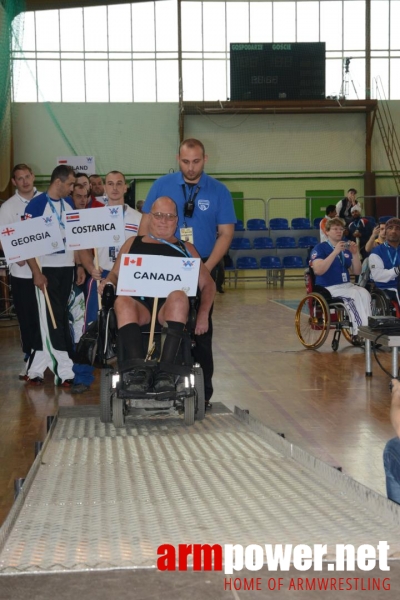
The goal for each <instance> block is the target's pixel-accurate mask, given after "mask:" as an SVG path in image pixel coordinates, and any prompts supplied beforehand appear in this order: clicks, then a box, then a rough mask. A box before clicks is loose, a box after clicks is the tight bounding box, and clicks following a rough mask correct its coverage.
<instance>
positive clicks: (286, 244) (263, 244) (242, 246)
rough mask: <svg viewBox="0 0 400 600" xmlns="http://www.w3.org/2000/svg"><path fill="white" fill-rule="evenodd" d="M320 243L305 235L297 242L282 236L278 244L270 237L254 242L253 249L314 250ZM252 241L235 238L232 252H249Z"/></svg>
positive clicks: (277, 239) (231, 247) (277, 241)
mask: <svg viewBox="0 0 400 600" xmlns="http://www.w3.org/2000/svg"><path fill="white" fill-rule="evenodd" d="M318 243H319V240H318V239H317V238H316V237H314V236H311V235H304V236H302V237H300V238H299V239H298V242H297V244H296V240H295V239H294V238H293V237H290V236H281V237H278V238H276V244H275V245H274V241H273V240H272V239H271V238H270V237H257V238H254V240H253V248H255V249H256V250H270V249H273V248H314V246H316V245H317V244H318ZM250 248H251V241H250V239H249V238H245V237H244V238H239V237H236V238H233V240H232V242H231V245H230V249H231V250H249V249H250Z"/></svg>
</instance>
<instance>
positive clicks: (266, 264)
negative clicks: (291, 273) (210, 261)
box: [226, 256, 306, 270]
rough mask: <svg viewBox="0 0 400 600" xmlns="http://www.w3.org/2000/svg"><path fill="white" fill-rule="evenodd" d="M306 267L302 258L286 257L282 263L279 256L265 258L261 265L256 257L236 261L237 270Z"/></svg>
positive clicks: (262, 259) (246, 257) (261, 260)
mask: <svg viewBox="0 0 400 600" xmlns="http://www.w3.org/2000/svg"><path fill="white" fill-rule="evenodd" d="M305 266H306V265H305V264H304V262H303V259H302V257H301V256H284V257H283V260H282V261H281V259H280V258H279V256H263V257H262V258H261V259H260V265H259V264H258V261H257V259H256V257H255V256H241V257H240V258H238V259H237V260H236V269H301V268H304V267H305ZM230 269H231V270H232V269H234V267H231V268H230ZM226 270H229V269H226Z"/></svg>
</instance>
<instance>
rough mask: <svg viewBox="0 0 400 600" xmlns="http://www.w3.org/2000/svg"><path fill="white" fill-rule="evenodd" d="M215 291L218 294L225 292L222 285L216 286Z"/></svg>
mask: <svg viewBox="0 0 400 600" xmlns="http://www.w3.org/2000/svg"><path fill="white" fill-rule="evenodd" d="M217 292H218V294H225V290H223V289H222V287H218V288H217Z"/></svg>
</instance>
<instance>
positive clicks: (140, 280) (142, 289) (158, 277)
mask: <svg viewBox="0 0 400 600" xmlns="http://www.w3.org/2000/svg"><path fill="white" fill-rule="evenodd" d="M199 270H200V258H189V257H186V256H182V258H180V257H171V256H150V255H147V254H123V255H122V257H121V266H120V270H119V275H118V287H117V294H118V295H120V296H144V297H146V296H147V297H149V298H166V297H167V296H168V295H169V294H170V293H171V292H173V291H175V290H182V291H184V292H185V293H186V294H187V295H188V296H195V295H196V292H197V284H198V281H199Z"/></svg>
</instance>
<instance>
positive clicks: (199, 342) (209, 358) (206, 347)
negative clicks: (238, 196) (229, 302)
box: [193, 257, 217, 402]
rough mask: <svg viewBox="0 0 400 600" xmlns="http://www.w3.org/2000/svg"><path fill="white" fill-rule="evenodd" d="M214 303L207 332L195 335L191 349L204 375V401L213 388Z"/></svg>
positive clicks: (213, 274)
mask: <svg viewBox="0 0 400 600" xmlns="http://www.w3.org/2000/svg"><path fill="white" fill-rule="evenodd" d="M207 258H208V257H206V258H202V259H201V260H202V261H203V262H206V260H207ZM210 275H211V277H212V278H213V279H214V281H215V278H216V276H217V267H214V269H213V270H212V271H211V272H210ZM213 308H214V305H212V307H211V310H210V314H209V316H208V331H207V333H203V335H196V336H195V341H196V346H195V348H194V350H193V357H194V359H195V361H196V362H198V363H199V364H200V366H201V368H202V369H203V375H204V392H205V399H206V402H207V401H209V400H210V399H211V396H212V395H213V392H214V389H213V385H212V377H213V374H214V358H213V352H212V335H213V324H212V318H211V317H212V313H213Z"/></svg>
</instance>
